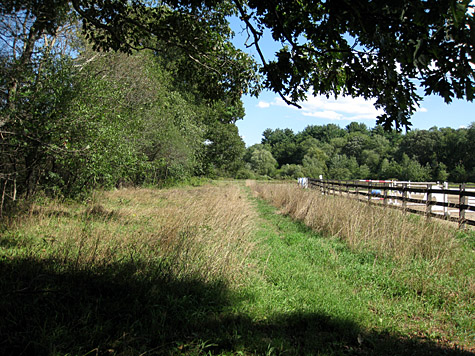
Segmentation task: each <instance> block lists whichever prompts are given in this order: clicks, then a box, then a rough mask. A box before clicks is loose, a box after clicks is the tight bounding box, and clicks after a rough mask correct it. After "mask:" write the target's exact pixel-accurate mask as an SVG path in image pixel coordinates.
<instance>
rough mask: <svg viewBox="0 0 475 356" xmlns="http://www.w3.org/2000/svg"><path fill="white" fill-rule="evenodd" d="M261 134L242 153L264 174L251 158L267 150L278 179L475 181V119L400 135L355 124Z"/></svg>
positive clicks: (252, 167) (252, 169) (253, 169)
mask: <svg viewBox="0 0 475 356" xmlns="http://www.w3.org/2000/svg"><path fill="white" fill-rule="evenodd" d="M329 133H331V134H329ZM262 136H263V138H262V141H261V142H262V143H261V144H259V145H254V146H251V147H249V148H247V151H246V153H245V154H244V160H245V161H246V162H247V168H248V169H249V170H250V173H251V174H253V173H255V174H262V173H261V172H260V170H259V169H258V168H257V167H256V165H255V164H254V161H253V160H252V157H253V155H254V152H255V151H256V150H267V151H268V153H269V154H268V155H267V156H269V155H270V156H269V157H273V158H274V159H275V160H276V161H277V169H274V170H273V171H272V172H270V175H271V177H276V178H299V177H304V176H305V177H310V178H319V176H320V175H323V177H324V178H325V179H399V180H412V181H429V180H430V181H447V180H449V181H452V182H460V183H461V182H467V181H470V182H473V181H475V160H474V158H473V152H474V142H475V141H474V140H473V138H474V137H475V123H472V124H471V125H470V126H469V127H468V128H459V129H456V130H455V129H452V128H440V129H439V128H437V127H432V128H431V129H429V130H417V129H416V130H411V131H409V132H407V133H406V134H402V133H401V132H394V131H392V132H387V131H384V130H383V129H382V127H381V126H375V127H374V128H372V129H369V128H367V127H366V125H364V124H358V123H355V122H352V123H350V124H349V125H347V126H346V127H345V128H340V127H339V126H336V125H334V124H328V125H323V126H314V125H310V126H307V127H306V128H305V129H304V130H302V131H301V132H297V133H294V132H293V131H292V130H289V129H284V130H282V129H275V130H272V129H267V130H265V131H264V132H263V134H262ZM282 152H289V153H292V152H298V154H294V155H292V156H291V155H287V156H283V155H282ZM268 159H269V160H270V158H268ZM267 174H269V173H267Z"/></svg>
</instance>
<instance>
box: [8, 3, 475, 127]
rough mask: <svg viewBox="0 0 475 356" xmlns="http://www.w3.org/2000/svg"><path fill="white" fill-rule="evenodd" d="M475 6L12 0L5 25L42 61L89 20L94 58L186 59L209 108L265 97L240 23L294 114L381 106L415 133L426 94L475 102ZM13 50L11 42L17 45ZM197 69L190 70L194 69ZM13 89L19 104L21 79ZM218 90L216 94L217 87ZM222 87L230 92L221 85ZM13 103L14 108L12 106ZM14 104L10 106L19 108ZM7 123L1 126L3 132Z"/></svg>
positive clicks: (386, 122) (390, 120)
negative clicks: (63, 34) (23, 23)
mask: <svg viewBox="0 0 475 356" xmlns="http://www.w3.org/2000/svg"><path fill="white" fill-rule="evenodd" d="M470 4H471V1H470V0H459V1H457V0H443V1H410V0H402V1H385V0H378V1H368V0H356V1H348V0H327V1H312V0H301V1H283V0H265V1H262V0H259V1H257V0H250V1H247V2H244V1H242V0H201V1H200V0H183V1H176V0H168V1H167V0H166V1H159V2H149V1H145V0H143V1H141V0H132V1H116V0H105V1H101V2H99V3H98V2H97V1H92V0H72V1H66V0H48V1H41V2H35V1H28V0H19V1H17V0H7V1H4V2H2V5H1V6H0V15H1V16H3V17H5V16H10V15H12V14H13V15H18V14H28V16H30V19H29V21H28V22H29V24H28V26H27V27H28V28H29V29H30V30H31V31H30V34H31V36H29V37H27V38H28V40H27V41H26V42H25V43H26V44H27V46H26V47H25V51H24V53H23V54H22V55H21V58H20V62H19V64H22V63H23V62H24V60H26V61H28V60H30V59H31V53H32V52H33V49H34V47H35V43H36V41H37V40H38V39H39V38H41V37H42V36H43V35H44V34H54V33H55V32H56V31H57V29H58V25H59V24H61V23H62V21H63V20H64V18H65V16H68V15H70V14H72V15H74V16H75V17H77V18H78V20H79V21H80V23H81V28H82V31H84V34H85V35H86V36H87V38H88V40H90V41H91V42H92V43H93V44H94V46H95V49H102V50H111V49H112V50H116V51H117V50H120V51H125V52H128V53H131V51H132V50H134V49H143V48H151V49H153V50H156V51H161V52H163V53H169V54H170V55H172V56H173V55H174V53H176V52H178V53H179V54H180V56H183V57H182V58H186V60H185V62H183V63H184V65H183V64H178V67H179V68H181V69H182V70H183V73H187V74H188V75H191V76H193V75H195V74H194V73H197V74H205V75H204V76H203V80H202V81H201V82H195V84H196V85H197V86H203V87H204V88H205V89H206V90H204V93H206V95H207V96H208V97H209V98H212V97H213V96H215V95H219V96H221V94H223V93H228V94H229V96H230V97H232V98H235V99H236V100H237V99H238V98H239V96H240V93H241V92H252V93H254V94H256V93H257V92H258V90H259V88H260V85H259V84H257V85H255V84H256V83H259V80H258V78H257V75H256V71H255V69H256V67H255V66H254V63H253V61H252V60H251V59H250V58H249V57H248V56H247V55H245V54H244V53H243V52H242V51H239V50H237V49H235V48H234V46H233V45H232V44H231V35H232V33H231V30H230V29H229V23H228V16H230V15H233V14H238V16H239V17H240V19H241V20H242V21H243V23H244V24H245V26H246V28H247V31H248V33H249V41H248V43H249V46H255V48H256V51H257V53H258V56H259V60H260V62H261V65H262V67H261V73H262V75H263V76H264V85H265V86H266V87H268V88H270V89H272V90H274V91H275V92H277V93H279V94H280V95H281V96H282V98H283V99H284V100H285V101H286V102H288V103H291V104H294V105H298V104H297V102H298V101H300V100H303V99H305V98H306V96H307V93H309V92H311V93H312V94H323V95H327V96H329V95H334V96H339V95H348V96H353V97H355V96H361V97H364V98H366V99H370V98H374V99H376V102H375V106H376V107H377V108H383V109H384V111H385V113H384V114H382V115H381V116H380V117H379V118H378V123H380V124H382V125H383V126H384V127H385V128H390V127H393V126H394V127H396V128H400V127H401V126H408V125H410V116H411V114H412V113H414V112H415V110H416V109H417V106H418V104H419V102H420V100H421V97H420V96H419V95H418V94H417V92H416V84H415V81H418V83H419V85H420V86H421V87H422V88H424V89H425V93H426V94H438V95H440V96H442V97H443V98H444V100H445V101H446V102H450V101H451V100H452V99H453V98H454V97H457V98H465V99H467V100H470V101H472V100H473V98H474V92H475V89H474V88H475V79H474V78H475V76H474V69H473V68H472V64H471V63H472V62H473V56H474V50H473V45H474V43H475V38H474V36H473V28H474V27H475V20H474V17H473V15H472V14H471V12H470V9H471V8H473V6H472V5H470ZM266 28H267V29H269V31H270V32H271V34H272V37H273V39H274V40H276V41H278V42H279V43H281V44H282V45H283V47H282V48H281V49H280V50H279V51H278V52H277V53H276V58H275V59H274V60H271V61H268V60H267V59H266V58H265V57H264V55H263V52H262V50H261V43H260V41H261V40H262V34H263V30H264V29H266ZM7 43H9V42H7ZM184 69H187V70H184ZM12 78H13V79H12V80H11V81H10V84H9V95H10V99H11V97H12V96H13V95H14V93H15V91H16V89H15V86H16V85H17V82H18V80H17V78H18V77H17V76H16V75H14V76H12ZM208 84H211V86H209V85H208ZM215 84H220V85H215ZM7 100H9V99H7ZM10 102H11V100H10ZM7 118H8V117H3V118H2V123H4V122H6V120H7Z"/></svg>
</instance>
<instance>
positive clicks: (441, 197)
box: [425, 182, 450, 216]
mask: <svg viewBox="0 0 475 356" xmlns="http://www.w3.org/2000/svg"><path fill="white" fill-rule="evenodd" d="M438 189H449V183H447V182H444V184H443V186H442V188H441V187H440V186H438V185H435V186H433V187H432V190H438ZM425 199H427V194H426V195H425ZM432 199H433V200H435V201H436V202H437V203H446V204H447V203H448V197H447V194H445V193H432ZM431 213H441V214H444V216H449V215H450V213H449V208H448V207H447V206H440V205H432V206H431Z"/></svg>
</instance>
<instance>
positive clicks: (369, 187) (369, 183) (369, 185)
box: [368, 182, 372, 203]
mask: <svg viewBox="0 0 475 356" xmlns="http://www.w3.org/2000/svg"><path fill="white" fill-rule="evenodd" d="M371 186H372V183H371V182H368V203H369V202H371Z"/></svg>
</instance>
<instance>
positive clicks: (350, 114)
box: [257, 94, 424, 121]
mask: <svg viewBox="0 0 475 356" xmlns="http://www.w3.org/2000/svg"><path fill="white" fill-rule="evenodd" d="M374 101H375V100H365V99H364V98H360V97H358V98H352V97H339V98H338V99H334V98H327V97H325V96H323V95H319V96H316V97H315V96H312V95H311V94H309V95H308V98H307V101H305V102H302V103H299V105H300V106H301V107H302V109H300V110H299V109H297V108H296V107H295V106H292V105H288V104H287V103H286V102H285V101H284V100H283V99H282V98H280V97H275V98H274V100H272V101H259V103H258V104H257V107H259V108H268V107H271V106H278V107H285V108H289V109H296V110H297V112H300V113H301V114H302V115H303V116H307V117H315V118H320V119H326V120H347V121H361V120H375V119H376V117H377V116H378V115H381V114H382V113H383V111H382V110H376V109H375V107H374V105H373V104H374ZM421 110H424V109H423V108H421Z"/></svg>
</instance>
